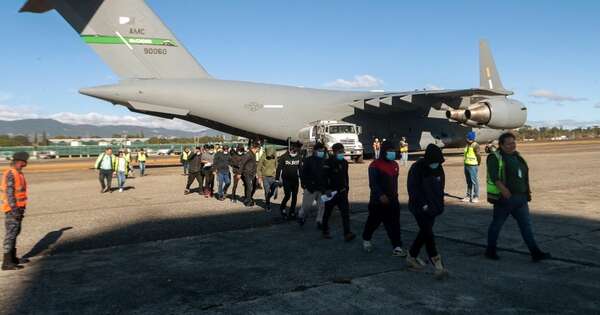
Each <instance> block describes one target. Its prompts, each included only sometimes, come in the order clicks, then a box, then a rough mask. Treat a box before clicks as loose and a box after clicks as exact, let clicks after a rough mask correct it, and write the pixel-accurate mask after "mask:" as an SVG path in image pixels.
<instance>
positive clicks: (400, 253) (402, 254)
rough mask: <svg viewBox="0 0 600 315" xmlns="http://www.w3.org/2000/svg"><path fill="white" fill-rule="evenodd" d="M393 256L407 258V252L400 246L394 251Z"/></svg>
mask: <svg viewBox="0 0 600 315" xmlns="http://www.w3.org/2000/svg"><path fill="white" fill-rule="evenodd" d="M392 256H397V257H406V252H405V251H404V250H403V249H402V247H400V246H398V247H396V248H394V250H393V251H392Z"/></svg>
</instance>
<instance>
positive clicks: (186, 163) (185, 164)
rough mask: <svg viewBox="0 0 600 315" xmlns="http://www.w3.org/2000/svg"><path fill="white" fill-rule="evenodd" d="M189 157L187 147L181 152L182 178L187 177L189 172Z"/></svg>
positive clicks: (189, 153) (190, 153)
mask: <svg viewBox="0 0 600 315" xmlns="http://www.w3.org/2000/svg"><path fill="white" fill-rule="evenodd" d="M190 155H192V152H190V148H188V147H185V148H184V149H183V152H181V164H182V165H183V175H184V176H186V175H188V174H189V171H190Z"/></svg>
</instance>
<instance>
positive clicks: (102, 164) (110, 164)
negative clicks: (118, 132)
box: [94, 148, 115, 193]
mask: <svg viewBox="0 0 600 315" xmlns="http://www.w3.org/2000/svg"><path fill="white" fill-rule="evenodd" d="M114 160H115V157H114V156H113V151H112V148H106V149H104V152H103V153H100V155H98V158H97V159H96V163H94V168H95V169H97V170H98V179H99V180H100V186H101V187H102V188H101V189H100V193H106V192H112V190H111V186H112V176H113V173H114V171H115V169H114Z"/></svg>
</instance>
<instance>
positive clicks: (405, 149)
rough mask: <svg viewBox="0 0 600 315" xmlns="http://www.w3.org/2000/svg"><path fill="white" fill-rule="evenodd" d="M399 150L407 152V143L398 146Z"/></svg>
mask: <svg viewBox="0 0 600 315" xmlns="http://www.w3.org/2000/svg"><path fill="white" fill-rule="evenodd" d="M400 152H402V153H406V152H408V145H403V146H400Z"/></svg>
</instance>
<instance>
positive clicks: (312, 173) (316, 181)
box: [298, 142, 327, 228]
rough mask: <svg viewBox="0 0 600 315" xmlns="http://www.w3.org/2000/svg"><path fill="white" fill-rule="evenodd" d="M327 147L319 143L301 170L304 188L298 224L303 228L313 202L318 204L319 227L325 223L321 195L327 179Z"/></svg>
mask: <svg viewBox="0 0 600 315" xmlns="http://www.w3.org/2000/svg"><path fill="white" fill-rule="evenodd" d="M325 155H326V153H325V145H323V144H322V143H320V142H317V143H316V144H315V145H314V147H313V154H312V156H309V157H307V158H305V159H304V161H303V162H302V169H301V170H300V183H301V186H302V189H303V190H304V191H303V195H302V207H301V208H300V212H299V213H298V224H300V226H303V225H304V223H306V217H307V216H308V211H309V210H310V208H311V207H312V204H313V202H315V201H316V202H317V209H318V213H317V227H319V228H320V227H321V224H322V222H323V213H324V208H323V202H322V200H321V195H322V194H323V193H324V192H325V186H326V185H327V178H326V177H325V174H326V173H325V168H326V167H327V165H325Z"/></svg>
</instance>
